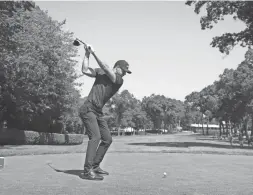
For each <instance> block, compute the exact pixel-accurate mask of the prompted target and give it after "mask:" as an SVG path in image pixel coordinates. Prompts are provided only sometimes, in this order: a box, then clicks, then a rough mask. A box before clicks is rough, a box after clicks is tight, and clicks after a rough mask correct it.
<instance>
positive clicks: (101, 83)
mask: <svg viewBox="0 0 253 195" xmlns="http://www.w3.org/2000/svg"><path fill="white" fill-rule="evenodd" d="M123 82H124V80H123V79H122V77H121V76H120V75H119V74H116V82H115V83H113V82H112V81H111V79H110V78H109V77H108V76H107V75H106V74H105V73H104V71H103V70H102V69H97V71H96V80H95V82H94V84H93V86H92V88H91V91H90V93H89V95H88V97H87V100H86V101H85V102H84V105H83V106H82V107H83V109H85V110H84V112H87V111H92V112H94V113H96V114H103V112H102V109H103V107H104V105H105V104H106V102H107V101H108V100H109V99H110V98H111V97H112V96H113V95H114V94H115V93H117V91H118V90H119V88H120V87H121V86H122V84H123Z"/></svg>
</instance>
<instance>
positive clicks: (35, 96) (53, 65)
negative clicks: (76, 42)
mask: <svg viewBox="0 0 253 195" xmlns="http://www.w3.org/2000/svg"><path fill="white" fill-rule="evenodd" d="M25 10H26V8H24V7H22V6H21V7H20V8H16V9H15V11H14V12H12V14H11V15H8V14H5V16H3V19H4V21H3V23H1V26H3V28H4V29H3V32H8V33H3V34H1V36H2V37H3V39H2V40H3V42H2V46H3V47H2V48H1V51H2V52H1V54H0V70H1V75H2V76H1V91H2V93H1V94H2V98H1V101H2V102H1V105H2V108H1V110H3V112H2V120H6V121H7V124H8V126H9V127H15V128H22V129H26V128H27V129H32V130H37V131H57V132H60V131H62V129H63V128H62V126H64V124H63V118H64V114H65V113H67V112H71V111H72V107H73V105H74V104H75V102H77V100H78V96H76V95H73V94H74V93H75V92H76V93H78V92H77V91H76V90H75V88H74V87H75V84H74V81H75V79H76V78H77V77H76V74H75V70H74V66H75V65H76V61H74V60H73V59H72V57H74V56H75V55H76V54H77V49H76V48H75V47H74V46H73V44H72V43H73V33H70V32H64V31H63V30H62V26H63V25H64V24H65V21H63V22H58V21H54V20H52V19H51V18H50V17H49V16H48V15H47V13H46V12H43V11H41V10H40V9H39V7H36V8H34V9H32V10H31V11H29V12H27V11H25ZM7 41H8V44H7V43H6V42H7ZM54 124H58V127H59V128H56V129H55V128H52V126H55V125H54Z"/></svg>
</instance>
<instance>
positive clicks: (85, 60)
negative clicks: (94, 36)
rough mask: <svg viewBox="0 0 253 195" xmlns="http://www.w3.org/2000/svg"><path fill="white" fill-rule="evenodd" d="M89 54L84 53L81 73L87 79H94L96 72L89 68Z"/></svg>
mask: <svg viewBox="0 0 253 195" xmlns="http://www.w3.org/2000/svg"><path fill="white" fill-rule="evenodd" d="M89 56H90V54H89V53H85V55H84V58H83V63H82V73H83V74H85V75H87V76H89V77H95V76H96V72H95V70H93V69H92V68H90V67H89Z"/></svg>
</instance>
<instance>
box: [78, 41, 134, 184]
mask: <svg viewBox="0 0 253 195" xmlns="http://www.w3.org/2000/svg"><path fill="white" fill-rule="evenodd" d="M84 49H85V55H84V59H83V63H82V72H83V74H84V75H87V76H89V77H92V78H95V82H94V84H93V86H92V89H91V91H90V93H89V95H88V97H87V99H86V101H85V102H84V104H83V105H82V106H81V107H80V110H79V115H80V118H81V119H82V121H83V123H84V126H85V128H86V132H87V135H88V138H89V141H88V146H87V151H86V159H85V163H84V175H83V178H84V179H89V180H103V179H104V177H103V176H102V175H109V173H108V172H106V171H104V170H102V169H101V168H100V163H101V162H102V160H103V158H104V156H105V154H106V152H107V150H108V148H109V146H110V145H111V143H112V136H111V134H110V130H109V129H108V126H107V122H106V121H105V119H104V118H103V112H102V108H103V107H104V105H105V104H106V102H107V101H108V100H109V99H110V98H111V97H112V96H113V95H114V94H115V93H116V92H117V91H118V90H119V89H120V87H121V86H122V84H123V79H122V77H123V76H125V75H126V73H129V74H131V71H129V69H128V67H129V64H128V63H127V62H126V61H125V60H119V61H117V62H116V63H115V65H114V67H113V68H110V67H109V66H108V65H107V64H105V63H104V62H102V61H101V60H100V59H99V58H98V57H97V55H96V54H95V51H94V50H93V48H92V47H91V46H88V45H86V44H84ZM90 54H92V55H93V56H94V58H95V60H96V61H97V63H98V65H99V66H100V68H96V69H93V68H90V67H89V57H90Z"/></svg>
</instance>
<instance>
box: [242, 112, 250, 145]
mask: <svg viewBox="0 0 253 195" xmlns="http://www.w3.org/2000/svg"><path fill="white" fill-rule="evenodd" d="M243 129H244V131H245V135H246V139H247V140H249V133H248V117H246V119H245V121H244V128H243Z"/></svg>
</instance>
